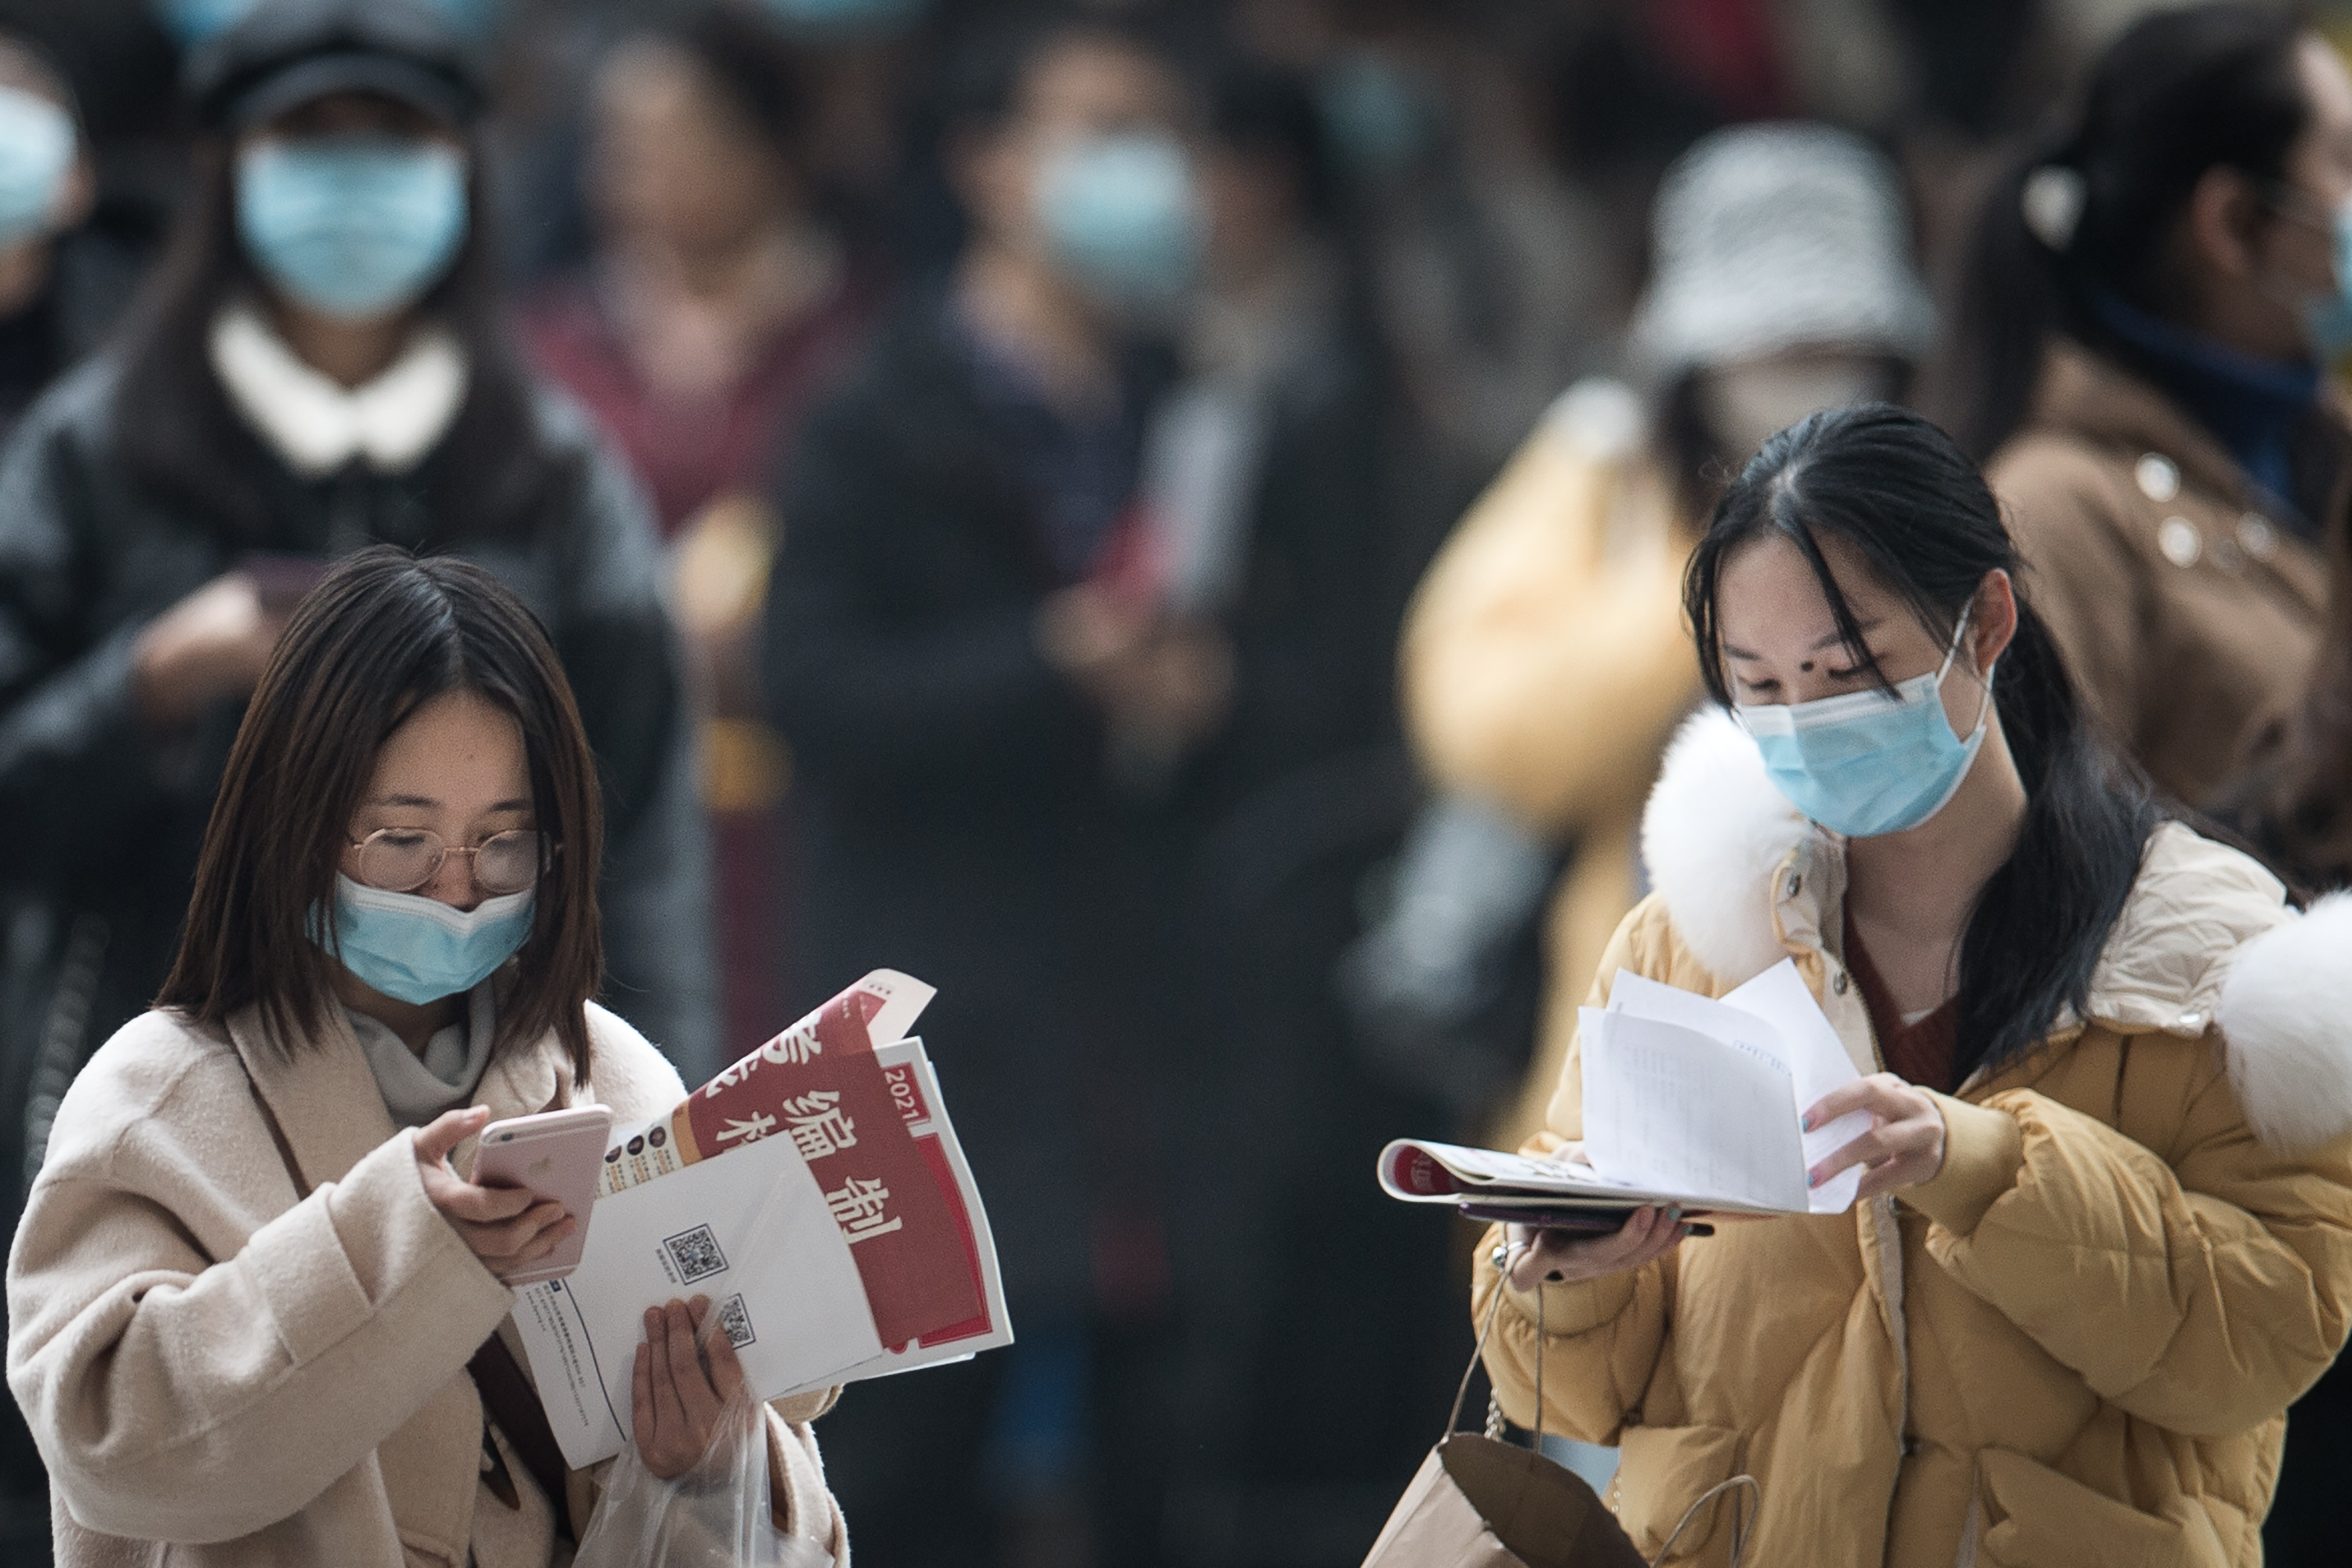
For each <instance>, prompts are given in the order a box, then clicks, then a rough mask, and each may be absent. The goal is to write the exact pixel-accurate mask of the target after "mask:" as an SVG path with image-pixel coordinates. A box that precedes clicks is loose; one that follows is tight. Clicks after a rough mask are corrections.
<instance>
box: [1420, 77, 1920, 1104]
mask: <svg viewBox="0 0 2352 1568" xmlns="http://www.w3.org/2000/svg"><path fill="white" fill-rule="evenodd" d="M1653 222H1654V257H1655V260H1654V264H1653V268H1652V272H1651V277H1650V279H1649V282H1648V287H1647V289H1646V290H1645V292H1644V293H1643V298H1642V300H1641V303H1640V305H1639V307H1638V309H1637V310H1636V312H1635V315H1634V319H1633V327H1632V330H1631V333H1630V341H1629V344H1628V356H1627V357H1628V359H1629V360H1630V362H1631V363H1632V364H1633V367H1634V370H1635V373H1636V374H1637V376H1638V378H1639V380H1640V383H1641V384H1642V387H1643V390H1642V391H1636V390H1635V389H1634V388H1633V386H1629V385H1627V384H1624V383H1622V382H1617V381H1607V380H1593V381H1587V382H1583V383H1580V384H1578V385H1576V386H1574V387H1571V388H1570V389H1569V391H1568V392H1567V393H1566V394H1565V395H1562V396H1561V397H1560V399H1559V402H1558V403H1556V404H1555V405H1553V406H1552V409H1551V411H1550V412H1549V414H1548V415H1546V416H1545V417H1544V419H1543V422H1542V423H1541V424H1540V425H1538V426H1537V427H1536V429H1535V431H1534V432H1533V433H1532V434H1531V435H1530V436H1529V437H1528V439H1527V441H1526V443H1525V444H1524V445H1523V446H1522V447H1520V448H1519V451H1518V453H1517V456H1516V457H1514V458H1512V460H1511V461H1510V463H1509V464H1508V465H1507V467H1506V468H1504V470H1503V472H1502V474H1501V476H1500V477H1498V478H1497V479H1496V480H1495V482H1494V483H1493V485H1492V486H1490V487H1489V488H1488V489H1487V490H1486V494H1485V495H1484V496H1482V497H1481V498H1480V499H1479V500H1478V501H1477V502H1476V503H1475V505H1474V506H1473V507H1472V508H1471V510H1469V512H1468V513H1467V514H1466V515H1465V517H1464V518H1463V520H1462V522H1461V524H1460V526H1459V527H1458V528H1457V529H1456V530H1455V531H1454V536H1453V537H1452V538H1451V539H1450V540H1449V541H1447V542H1446V544H1445V547H1444V550H1443V551H1441V552H1440V553H1439V554H1438V557H1437V559H1436V561H1435V562H1434V563H1433V564H1432V565H1431V567H1430V569H1429V572H1428V574H1426V575H1425V576H1424V577H1423V580H1422V584H1421V588H1420V591H1419V593H1418V595H1416V596H1415V598H1414V601H1413V605H1412V610H1411V612H1410V614H1409V615H1408V616H1407V617H1406V622H1405V628H1404V636H1403V643H1402V683H1403V700H1404V709H1405V717H1406V723H1407V726H1408V728H1409V730H1410V731H1411V734H1412V741H1413V744H1414V747H1415V750H1416V751H1417V752H1418V754H1419V756H1420V758H1421V761H1422V763H1423V765H1424V766H1425V767H1426V768H1427V769H1428V770H1429V772H1430V773H1431V775H1432V776H1433V778H1434V779H1435V780H1436V781H1437V783H1438V784H1439V786H1440V788H1441V789H1442V790H1443V791H1444V792H1446V793H1447V794H1448V795H1451V796H1454V797H1467V798H1470V799H1474V800H1476V801H1479V802H1482V803H1485V804H1486V805H1489V806H1492V807H1496V808H1499V809H1500V810H1501V812H1502V813H1503V815H1504V816H1505V818H1506V819H1507V820H1508V821H1509V822H1510V823H1511V824H1512V825H1514V826H1517V828H1519V829H1521V830H1523V831H1524V832H1526V833H1527V834H1528V836H1529V837H1530V838H1531V839H1533V840H1536V841H1538V842H1543V843H1549V844H1556V845H1559V846H1562V847H1567V846H1570V845H1572V846H1573V852H1572V854H1571V857H1570V860H1569V862H1568V865H1567V867H1566V868H1565V869H1564V870H1563V872H1562V873H1561V875H1560V877H1559V881H1558V883H1557V886H1556V889H1555V890H1554V892H1553V894H1552V899H1551V906H1550V910H1549V916H1548V917H1547V928H1546V929H1547V932H1548V935H1547V940H1546V952H1545V973H1546V979H1545V998H1546V1000H1545V1004H1544V1007H1543V1016H1542V1020H1541V1023H1540V1025H1539V1033H1538V1044H1537V1049H1536V1053H1535V1058H1534V1059H1533V1061H1532V1063H1531V1064H1530V1066H1529V1068H1528V1075H1527V1077H1526V1079H1525V1080H1524V1088H1523V1089H1522V1090H1521V1091H1520V1093H1519V1094H1518V1096H1517V1099H1516V1100H1513V1101H1512V1102H1511V1103H1510V1104H1508V1105H1507V1106H1506V1107H1505V1108H1504V1109H1503V1110H1502V1111H1501V1114H1500V1117H1499V1119H1498V1121H1497V1124H1496V1125H1495V1126H1493V1127H1491V1128H1490V1129H1489V1130H1488V1133H1487V1141H1488V1142H1490V1143H1492V1144H1494V1145H1495V1146H1496V1147H1498V1148H1513V1147H1516V1146H1517V1144H1518V1143H1519V1142H1520V1141H1521V1140H1522V1139H1524V1138H1525V1137H1527V1136H1528V1134H1530V1133H1532V1132H1534V1131H1537V1130H1538V1129H1539V1128H1540V1127H1541V1126H1542V1125H1543V1116H1544V1109H1545V1107H1546V1105H1547V1104H1548V1103H1549V1100H1550V1099H1551V1094H1552V1090H1553V1089H1554V1087H1555V1086H1556V1085H1557V1084H1558V1082H1559V1069H1560V1062H1561V1060H1562V1058H1563V1056H1564V1054H1565V1052H1566V1049H1567V1046H1568V1040H1569V1038H1570V1036H1571V1035H1572V1034H1573V1033H1574V1032H1575V1028H1576V1015H1577V1006H1578V1005H1579V1004H1580V1003H1581V1002H1582V1001H1583V999H1584V996H1585V993H1586V990H1587V988H1588V987H1589V986H1590V984H1591V979H1592V973H1593V966H1594V965H1595V964H1596V963H1598V962H1599V961H1600V957H1601V950H1602V948H1603V947H1604V946H1605V945H1606V944H1607V942H1608V941H1609V938H1610V935H1611V933H1612V932H1613V931H1615V930H1616V928H1617V922H1618V921H1619V920H1620V919H1622V917H1623V915H1624V913H1625V911H1626V910H1629V909H1631V908H1633V904H1634V902H1635V900H1637V899H1638V898H1639V897H1640V895H1641V892H1642V889H1643V872H1642V867H1641V859H1640V855H1639V851H1638V849H1637V847H1636V844H1635V837H1636V830H1637V827H1638V824H1639V821H1640V816H1641V809H1642V803H1643V799H1644V797H1645V796H1646V795H1647V794H1648V791H1649V788H1650V784H1651V781H1652V780H1654V778H1656V776H1657V772H1658V764H1659V761H1660V759H1661V757H1662V756H1663V755H1664V751H1665V746H1666V742H1667V741H1668V739H1669V738H1670V737H1671V736H1672V734H1673V732H1674V729H1675V724H1676V723H1677V722H1678V721H1680V720H1681V718H1682V717H1683V715H1684V714H1685V712H1687V711H1688V710H1689V709H1690V707H1691V705H1692V704H1693V703H1694V702H1696V700H1698V695H1699V683H1698V670H1697V668H1696V665H1695V664H1694V663H1693V662H1692V660H1691V657H1690V645H1689V639H1688V638H1687V637H1685V633H1684V629H1683V618H1682V577H1683V565H1684V563H1685V560H1686V559H1687V558H1688V556H1689V554H1690V551H1691V547H1692V546H1693V545H1694V544H1695V543H1696V542H1697V540H1698V537H1699V535H1700V533H1702V532H1703V531H1705V528H1706V517H1707V513H1708V511H1709V510H1710V509H1711V508H1712V506H1713V504H1714V499H1715V495H1716V493H1717V490H1718V489H1719V488H1720V487H1721V486H1722V484H1723V483H1724V482H1725V481H1726V480H1727V479H1728V478H1729V477H1730V475H1731V474H1733V473H1736V472H1737V471H1738V468H1740V467H1741V466H1742V465H1743V464H1745V463H1746V461H1747V460H1748V457H1749V456H1750V455H1751V454H1752V453H1753V452H1754V451H1755V450H1756V448H1757V447H1759V445H1761V444H1762V442H1763V441H1764V439H1765V438H1766V437H1769V436H1770V435H1772V434H1773V433H1774V432H1776V431H1778V430H1780V429H1781V428H1782V427H1784V426H1788V425H1791V424H1794V423H1795V422H1796V421H1797V420H1799V419H1801V418H1802V417H1804V416H1806V415H1808V414H1811V413H1812V412H1814V411H1815V410H1817V409H1821V408H1826V407H1832V406H1836V405H1843V404H1849V403H1861V402H1868V401H1871V400H1874V399H1878V398H1889V397H1895V396H1897V395H1900V394H1901V393H1902V392H1903V390H1904V389H1905V387H1906V384H1907V383H1908V381H1909V379H1910V375H1911V372H1912V369H1913V367H1914V366H1915V365H1916V363H1918V362H1919V360H1920V359H1921V358H1922V357H1923V356H1924V355H1925V353H1926V352H1927V346H1928V342H1929V340H1930V337H1931V335H1932V333H1933V330H1934V324H1935V323H1934V312H1933V309H1932V307H1931V306H1930V304H1929V302H1928V298H1927V290H1926V289H1925V288H1924V287H1923V286H1922V284H1921V283H1920V281H1919V278H1918V275H1917V272H1916V269H1915V268H1914V267H1913V264H1912V261H1911V258H1910V250H1909V222H1908V218H1907V216H1906V211H1905V207H1904V201H1903V195H1902V184H1901V181H1900V178H1899V177H1898V175H1897V174H1896V172H1895V168H1894V167H1893V165H1892V164H1891V163H1889V162H1888V161H1887V159H1886V158H1885V155H1884V154H1882V153H1879V152H1878V151H1877V150H1875V149H1874V148H1873V147H1872V146H1871V145H1870V144H1869V143H1867V142H1864V141H1862V140H1860V139H1859V138H1857V137H1855V136H1853V135H1851V134H1849V133H1847V132H1843V131H1838V130H1834V129H1832V128H1831V127H1829V126H1825V125H1813V124H1803V123H1790V124H1765V125H1749V126H1739V127H1735V128H1732V129H1730V130H1727V131H1721V132H1716V133H1715V134H1713V135H1710V136H1708V137H1707V138H1706V139H1705V140H1704V141H1702V142H1699V143H1698V144H1697V145H1696V146H1694V147H1693V148H1692V149H1691V150H1690V151H1689V152H1688V153H1685V154H1684V156H1683V157H1682V159H1681V160H1680V161H1679V162H1677V163H1675V166H1674V167H1673V168H1672V169H1670V170H1669V171H1668V172H1667V174H1666V177H1665V179H1664V183H1663V184H1661V185H1660V187H1659V193H1658V197H1657V203H1656V206H1655V209H1654V216H1653Z"/></svg>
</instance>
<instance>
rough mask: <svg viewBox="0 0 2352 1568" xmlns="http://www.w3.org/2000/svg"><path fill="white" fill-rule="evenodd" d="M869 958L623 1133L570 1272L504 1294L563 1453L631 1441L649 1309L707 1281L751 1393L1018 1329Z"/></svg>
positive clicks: (926, 1067)
mask: <svg viewBox="0 0 2352 1568" xmlns="http://www.w3.org/2000/svg"><path fill="white" fill-rule="evenodd" d="M933 994H934V993H933V991H932V989H931V987H929V986H928V985H925V984H923V983H922V982H920V981H919V980H914V979H911V978H909V977H908V976H907V975H903V974H899V973H895V972H893V971H890V970H877V971H875V972H874V973H871V974H868V975H867V976H866V978H865V979H863V980H861V981H859V982H858V983H857V984H856V985H853V986H851V987H850V988H849V989H848V990H846V991H845V992H843V993H842V994H840V995H838V996H836V997H835V998H834V999H833V1000H832V1001H830V1002H828V1003H826V1004H825V1005H824V1006H823V1007H820V1008H819V1009H817V1010H816V1011H815V1012H814V1013H812V1014H810V1015H809V1016H807V1017H806V1018H803V1019H802V1020H801V1021H800V1022H799V1023H797V1024H795V1025H793V1026H792V1027H791V1028H789V1029H787V1030H785V1031H784V1032H783V1033H782V1034H780V1035H778V1036H777V1037H775V1038H774V1039H772V1040H770V1041H769V1042H768V1043H767V1044H765V1045H763V1046H761V1047H760V1048H759V1049H758V1050H756V1051H754V1052H752V1053H751V1055H749V1056H746V1057H745V1058H742V1059H741V1060H740V1061H739V1062H736V1063H735V1064H734V1065H733V1066H731V1067H730V1068H727V1069H726V1070H725V1071H723V1072H721V1073H719V1075H718V1076H717V1077H716V1078H713V1079H711V1080H710V1081H709V1083H707V1084H705V1085H704V1086H703V1087H702V1088H700V1089H697V1090H695V1091H694V1092H693V1093H692V1094H690V1095H688V1097H687V1098H686V1099H685V1100H682V1101H681V1102H679V1104H678V1105H677V1106H676V1107H675V1108H673V1109H672V1110H670V1111H669V1112H667V1114H665V1115H662V1116H657V1117H656V1118H654V1119H652V1120H651V1121H645V1122H640V1123H637V1124H635V1125H634V1126H624V1127H616V1128H614V1132H613V1141H612V1143H611V1145H610V1147H608V1148H607V1149H606V1151H605V1154H604V1175H603V1178H602V1180H601V1182H600V1183H599V1185H598V1189H597V1200H596V1212H595V1216H594V1223H593V1224H592V1225H591V1226H590V1227H589V1231H588V1242H587V1247H586V1250H585V1252H584V1253H583V1257H582V1259H581V1263H580V1267H579V1268H578V1269H576V1270H575V1271H573V1272H572V1274H571V1275H569V1276H567V1277H566V1278H564V1279H558V1280H551V1281H549V1282H548V1283H546V1284H543V1285H532V1286H528V1287H525V1288H524V1289H522V1290H520V1291H519V1292H518V1293H517V1296H518V1300H517V1305H516V1309H515V1321H516V1324H517V1326H518V1328H519V1329H520V1331H521V1334H522V1340H523V1347H524V1350H525V1352H527V1354H528V1355H529V1357H530V1365H531V1375H532V1378H533V1380H534V1381H535V1382H536V1383H537V1384H538V1386H539V1394H540V1402H541V1405H543V1406H544V1407H545V1408H546V1411H547V1416H548V1423H549V1425H550V1426H551V1427H552V1428H553V1429H554V1432H555V1436H556V1440H557V1442H558V1443H559V1444H560V1445H561V1446H562V1449H563V1455H564V1458H565V1460H566V1462H567V1463H569V1464H571V1465H572V1466H573V1467H575V1468H576V1467H579V1466H583V1465H587V1464H592V1463H593V1462H595V1461H596V1460H598V1459H603V1458H610V1457H611V1456H613V1455H614V1454H617V1453H618V1452H620V1450H621V1448H622V1447H623V1445H624V1444H625V1443H626V1442H627V1441H628V1438H629V1396H630V1390H629V1379H630V1375H631V1370H632V1366H633V1363H634V1358H635V1352H636V1345H637V1342H638V1340H639V1339H640V1338H642V1337H643V1333H644V1313H645V1310H646V1308H648V1307H651V1306H656V1305H658V1304H659V1303H661V1302H663V1301H666V1300H670V1299H671V1298H673V1297H678V1296H689V1295H695V1294H701V1295H706V1296H708V1297H709V1298H710V1300H711V1302H712V1303H713V1305H714V1307H715V1308H716V1310H718V1312H719V1321H720V1323H721V1325H722V1327H723V1328H724V1329H725V1330H726V1331H727V1333H728V1336H729V1338H730V1340H731V1341H732V1342H734V1345H735V1348H736V1352H737V1355H738V1357H739V1358H740V1360H741V1362H742V1363H743V1368H744V1373H745V1375H746V1376H747V1377H748V1378H749V1379H750V1381H751V1385H752V1391H753V1393H754V1394H757V1395H758V1396H759V1397H760V1398H761V1399H776V1398H781V1397H782V1396H784V1395H786V1394H798V1393H805V1392H808V1391H811V1390H814V1389H821V1388H827V1387H830V1386H832V1385H834V1384H839V1383H845V1382H850V1381H853V1380H856V1379H860V1378H867V1377H880V1376H884V1375H887V1374H888V1373H896V1372H906V1371H911V1370H913V1369H914V1368H917V1367H921V1366H929V1365H935V1364H938V1363H941V1362H946V1361H961V1360H964V1359H966V1358H968V1357H970V1356H971V1355H973V1354H975V1353H977V1352H980V1351H983V1350H992V1349H994V1348H996V1347H998V1346H1001V1345H1006V1344H1010V1343H1012V1342H1013V1331H1012V1325H1011V1323H1010V1321H1008V1320H1007V1318H1006V1315H1005V1310H1004V1292H1003V1283H1002V1281H1001V1279H1000V1278H999V1275H998V1271H997V1264H996V1249H995V1246H994V1243H993V1241H992V1239H991V1237H990V1235H989V1229H988V1216H987V1214H986V1212H985V1211H984V1210H983V1209H982V1205H981V1201H980V1193H979V1190H978V1189H977V1188H976V1187H975V1186H974V1185H973V1184H972V1179H971V1169H970V1167H969V1166H968V1165H967V1164H966V1163H965V1162H964V1157H963V1151H962V1149H961V1146H960V1145H959V1144H958V1143H957V1142H956V1136H955V1129H954V1127H953V1126H952V1125H951V1124H950V1121H949V1120H948V1115H947V1110H946V1106H945V1104H944V1102H943V1101H942V1100H941V1099H940V1086H939V1080H938V1077H937V1075H936V1074H935V1073H934V1071H933V1070H932V1068H931V1063H930V1059H929V1056H928V1055H927V1054H926V1053H925V1052H924V1049H923V1044H922V1041H921V1040H919V1039H917V1038H914V1037H911V1036H909V1035H908V1033H907V1031H908V1028H909V1027H910V1026H912V1025H913V1023H914V1021H915V1019H916V1018H917V1017H918V1016H920V1014H921V1012H922V1010H923V1008H924V1006H925V1005H928V1004H929V1001H930V999H931V997H932V995H933Z"/></svg>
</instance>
